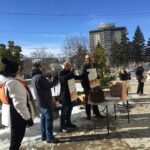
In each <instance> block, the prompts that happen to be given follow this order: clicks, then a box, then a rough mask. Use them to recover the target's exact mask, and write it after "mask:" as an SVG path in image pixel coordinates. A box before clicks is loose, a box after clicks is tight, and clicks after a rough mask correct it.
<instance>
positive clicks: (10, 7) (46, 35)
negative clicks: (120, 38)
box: [0, 0, 150, 56]
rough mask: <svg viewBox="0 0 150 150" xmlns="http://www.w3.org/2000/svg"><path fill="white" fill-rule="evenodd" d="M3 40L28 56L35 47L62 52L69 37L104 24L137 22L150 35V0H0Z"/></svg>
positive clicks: (132, 24) (131, 28) (0, 40)
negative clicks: (20, 48)
mask: <svg viewBox="0 0 150 150" xmlns="http://www.w3.org/2000/svg"><path fill="white" fill-rule="evenodd" d="M0 4H1V6H0V8H1V9H0V43H4V44H6V45H7V42H8V41H9V40H14V41H15V43H16V45H20V46H21V47H22V49H23V54H24V55H28V56H29V55H30V53H31V52H33V51H35V49H34V48H41V47H45V48H47V51H50V52H52V53H56V54H57V53H61V49H62V46H63V43H64V40H65V37H66V36H71V35H79V34H83V35H85V36H87V37H88V34H89V30H92V29H96V28H97V27H98V25H99V24H101V23H116V26H126V27H127V29H128V37H129V38H130V39H132V37H133V35H134V32H135V29H136V27H137V25H139V26H140V27H141V30H142V32H143V34H144V37H145V40H147V39H148V38H150V9H149V7H150V0H0Z"/></svg>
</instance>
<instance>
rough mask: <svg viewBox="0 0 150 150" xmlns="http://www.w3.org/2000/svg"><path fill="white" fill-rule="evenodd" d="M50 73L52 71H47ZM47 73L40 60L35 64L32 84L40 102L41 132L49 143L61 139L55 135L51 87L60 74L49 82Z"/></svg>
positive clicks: (44, 139)
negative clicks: (43, 71)
mask: <svg viewBox="0 0 150 150" xmlns="http://www.w3.org/2000/svg"><path fill="white" fill-rule="evenodd" d="M46 75H48V76H49V75H50V71H49V70H47V71H46ZM46 75H44V74H43V73H42V71H41V65H40V63H39V62H35V63H34V64H33V69H32V73H31V76H32V80H31V85H32V87H33V90H34V93H35V97H36V100H37V102H38V105H39V108H40V114H41V132H42V140H43V141H47V142H48V143H58V142H59V140H58V139H56V138H54V136H53V108H52V93H51V88H52V87H53V86H55V85H56V84H57V82H58V76H56V77H54V79H53V81H51V82H49V81H48V79H47V77H46Z"/></svg>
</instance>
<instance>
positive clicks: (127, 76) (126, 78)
mask: <svg viewBox="0 0 150 150" xmlns="http://www.w3.org/2000/svg"><path fill="white" fill-rule="evenodd" d="M119 78H120V80H128V79H129V73H127V71H126V70H124V72H123V73H122V72H120V73H119Z"/></svg>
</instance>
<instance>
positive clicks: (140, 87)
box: [135, 63, 144, 94]
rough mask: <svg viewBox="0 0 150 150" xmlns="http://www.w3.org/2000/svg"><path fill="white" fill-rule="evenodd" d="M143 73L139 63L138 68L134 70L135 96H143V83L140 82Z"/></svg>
mask: <svg viewBox="0 0 150 150" xmlns="http://www.w3.org/2000/svg"><path fill="white" fill-rule="evenodd" d="M143 73H144V68H143V66H142V64H141V63H140V64H139V65H138V67H137V68H136V69H135V75H136V78H137V80H138V87H137V94H143V88H144V82H142V79H143V78H144V76H143Z"/></svg>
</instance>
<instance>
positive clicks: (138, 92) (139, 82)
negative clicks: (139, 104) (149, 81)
mask: <svg viewBox="0 0 150 150" xmlns="http://www.w3.org/2000/svg"><path fill="white" fill-rule="evenodd" d="M143 88H144V82H141V80H138V88H137V94H143Z"/></svg>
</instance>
